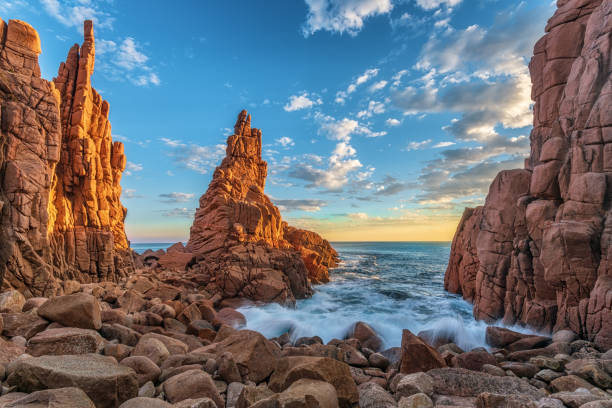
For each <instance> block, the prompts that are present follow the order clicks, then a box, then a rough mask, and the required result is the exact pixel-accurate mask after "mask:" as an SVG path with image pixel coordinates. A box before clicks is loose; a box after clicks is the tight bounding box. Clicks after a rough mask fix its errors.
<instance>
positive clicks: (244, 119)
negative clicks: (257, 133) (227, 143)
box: [234, 109, 251, 136]
mask: <svg viewBox="0 0 612 408" xmlns="http://www.w3.org/2000/svg"><path fill="white" fill-rule="evenodd" d="M234 134H235V135H238V136H251V115H249V113H248V112H247V111H246V109H243V110H242V111H241V112H240V113H239V114H238V119H237V120H236V124H235V125H234Z"/></svg>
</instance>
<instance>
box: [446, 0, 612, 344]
mask: <svg viewBox="0 0 612 408" xmlns="http://www.w3.org/2000/svg"><path fill="white" fill-rule="evenodd" d="M557 5H558V9H557V11H556V13H555V14H554V16H553V17H552V18H551V19H550V20H549V21H548V24H547V26H546V34H545V35H544V36H543V37H542V38H541V39H540V40H539V41H538V42H537V43H536V45H535V48H534V56H533V58H532V60H531V63H530V64H529V69H530V73H531V79H532V84H533V86H532V98H533V100H534V101H535V106H534V121H533V130H532V132H531V153H530V156H529V158H528V159H527V160H526V162H525V169H521V170H510V171H503V172H501V173H499V174H498V175H497V177H496V178H495V180H494V181H493V183H492V184H491V187H490V190H489V194H488V196H487V198H486V201H485V204H484V206H483V207H478V208H476V209H466V211H465V213H464V215H463V217H462V219H461V222H460V224H459V227H458V229H457V233H456V234H455V237H454V239H453V244H452V250H451V255H450V262H449V265H448V269H447V271H446V276H445V287H446V289H447V290H449V291H451V292H454V293H459V294H462V295H463V297H464V298H465V299H467V300H469V301H471V302H473V304H474V315H475V317H476V318H478V319H483V320H487V321H495V320H498V319H503V321H504V322H505V323H507V324H522V325H527V326H530V327H533V328H535V329H539V330H544V331H558V330H561V329H566V328H567V329H571V330H572V331H574V332H575V333H577V334H579V335H580V336H582V337H583V338H586V339H589V340H591V341H594V342H595V343H596V344H598V345H600V346H601V347H603V348H606V349H607V348H610V347H612V209H611V207H610V204H611V198H612V187H610V185H611V184H612V111H611V110H610V106H611V104H612V77H611V72H612V45H611V40H612V3H611V2H609V1H601V0H563V1H562V0H559V1H558V2H557Z"/></svg>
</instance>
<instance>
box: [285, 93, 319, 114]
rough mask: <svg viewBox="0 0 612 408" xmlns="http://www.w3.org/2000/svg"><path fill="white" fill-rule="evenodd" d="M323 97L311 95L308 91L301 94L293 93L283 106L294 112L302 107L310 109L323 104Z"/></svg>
mask: <svg viewBox="0 0 612 408" xmlns="http://www.w3.org/2000/svg"><path fill="white" fill-rule="evenodd" d="M311 98H312V99H311ZM322 103H323V101H322V100H321V98H318V97H314V96H312V95H309V94H308V92H303V93H302V94H301V95H291V96H290V97H289V102H287V104H286V105H285V106H284V107H283V109H285V111H287V112H293V111H297V110H302V109H309V108H312V107H313V106H316V105H321V104H322Z"/></svg>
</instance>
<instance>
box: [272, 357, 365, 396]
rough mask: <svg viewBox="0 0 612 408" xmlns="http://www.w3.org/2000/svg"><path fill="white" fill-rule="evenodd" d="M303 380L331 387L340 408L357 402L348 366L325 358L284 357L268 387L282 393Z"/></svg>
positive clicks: (355, 389) (277, 365)
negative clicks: (320, 382) (336, 396)
mask: <svg viewBox="0 0 612 408" xmlns="http://www.w3.org/2000/svg"><path fill="white" fill-rule="evenodd" d="M304 378H306V379H313V380H319V381H324V382H328V383H330V384H331V385H333V386H334V388H335V389H336V392H337V394H338V401H339V404H340V406H341V407H350V406H351V405H352V404H356V403H357V402H358V401H359V392H358V391H357V386H356V385H355V381H353V378H352V376H351V371H350V369H349V366H348V365H346V364H345V363H341V362H339V361H337V360H333V359H331V358H327V357H284V358H282V359H280V360H278V363H277V364H276V367H275V369H274V372H273V373H272V376H271V377H270V381H269V387H270V389H271V390H272V391H275V392H282V391H284V390H286V389H287V388H289V386H290V385H291V384H293V383H294V382H296V381H298V380H300V379H304Z"/></svg>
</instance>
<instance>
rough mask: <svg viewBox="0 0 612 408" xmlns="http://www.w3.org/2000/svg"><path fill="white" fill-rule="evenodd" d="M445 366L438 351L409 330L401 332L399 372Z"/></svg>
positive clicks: (406, 372)
mask: <svg viewBox="0 0 612 408" xmlns="http://www.w3.org/2000/svg"><path fill="white" fill-rule="evenodd" d="M440 367H446V362H445V361H444V359H443V358H442V357H441V356H440V353H438V351H437V350H436V349H434V348H433V347H431V346H430V345H428V344H427V343H425V342H424V341H423V340H421V339H420V338H419V337H417V336H415V335H414V334H412V333H411V332H410V331H409V330H404V331H403V332H402V357H401V363H400V372H401V373H404V374H410V373H417V372H420V371H428V370H431V369H434V368H440Z"/></svg>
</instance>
